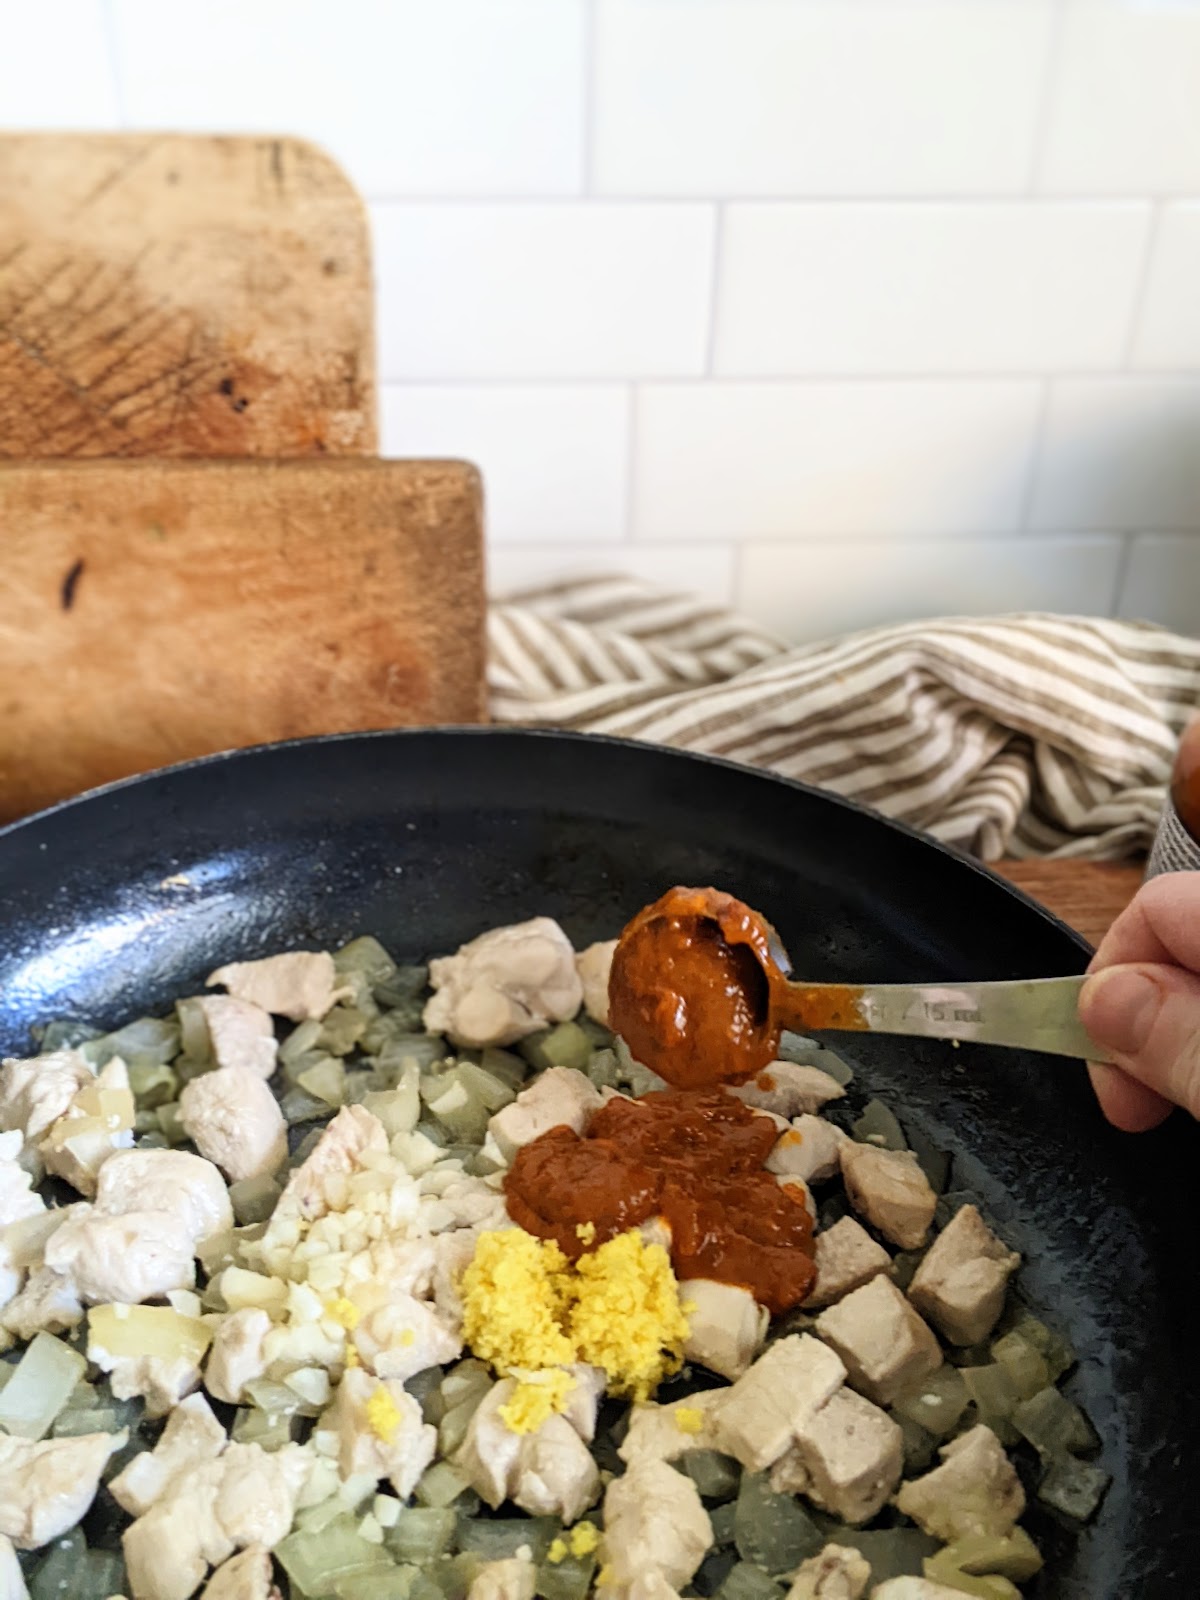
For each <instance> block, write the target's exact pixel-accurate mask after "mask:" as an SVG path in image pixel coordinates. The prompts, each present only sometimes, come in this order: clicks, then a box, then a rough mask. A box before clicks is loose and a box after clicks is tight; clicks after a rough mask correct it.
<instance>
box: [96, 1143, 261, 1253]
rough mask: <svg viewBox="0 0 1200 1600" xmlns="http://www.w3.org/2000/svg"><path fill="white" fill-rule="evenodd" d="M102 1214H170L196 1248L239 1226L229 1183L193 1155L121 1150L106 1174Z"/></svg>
mask: <svg viewBox="0 0 1200 1600" xmlns="http://www.w3.org/2000/svg"><path fill="white" fill-rule="evenodd" d="M96 1210H97V1211H98V1212H100V1213H101V1214H103V1215H104V1216H110V1217H119V1216H123V1215H124V1214H125V1213H126V1212H129V1211H165V1212H167V1213H168V1214H169V1215H171V1216H174V1217H176V1218H178V1220H179V1221H180V1222H181V1223H182V1224H183V1226H184V1227H185V1228H186V1230H187V1232H188V1235H189V1237H190V1238H191V1240H192V1241H193V1243H194V1244H196V1245H201V1244H203V1243H204V1242H205V1240H207V1239H211V1238H212V1237H213V1235H214V1234H218V1233H224V1232H225V1231H226V1230H227V1229H229V1228H232V1227H233V1207H232V1206H231V1205H230V1203H229V1191H228V1189H226V1187H225V1180H224V1178H222V1176H221V1174H220V1172H219V1171H218V1170H217V1168H216V1167H215V1166H214V1165H213V1163H212V1162H211V1161H206V1160H205V1159H204V1158H203V1156H194V1155H192V1154H191V1153H190V1152H189V1151H187V1150H119V1151H118V1152H117V1153H116V1154H115V1155H112V1156H110V1157H109V1158H108V1160H107V1161H106V1162H105V1163H104V1166H103V1167H102V1169H101V1171H100V1178H99V1181H98V1183H97V1185H96Z"/></svg>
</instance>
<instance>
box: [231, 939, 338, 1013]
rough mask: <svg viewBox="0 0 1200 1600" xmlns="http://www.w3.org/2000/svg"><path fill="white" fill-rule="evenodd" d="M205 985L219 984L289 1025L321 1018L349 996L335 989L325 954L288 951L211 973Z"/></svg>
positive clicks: (332, 970) (334, 973)
mask: <svg viewBox="0 0 1200 1600" xmlns="http://www.w3.org/2000/svg"><path fill="white" fill-rule="evenodd" d="M204 981H205V982H206V983H207V985H208V987H209V988H210V989H212V988H214V987H215V986H216V985H217V984H222V985H223V986H224V987H225V988H226V989H227V990H228V991H229V993H230V994H231V995H233V997H234V998H235V999H237V1000H245V1001H247V1002H248V1003H249V1004H250V1005H252V1006H260V1007H261V1008H262V1009H263V1010H264V1011H269V1012H270V1013H271V1015H272V1016H275V1017H288V1018H290V1019H291V1021H292V1022H305V1021H307V1020H308V1018H309V1017H314V1018H320V1017H323V1016H324V1015H325V1013H326V1012H327V1011H331V1010H332V1009H333V1007H334V1006H335V1005H336V1004H337V1002H338V1001H339V1000H345V999H347V998H348V997H349V995H350V994H351V992H352V991H351V990H350V989H348V988H346V987H344V986H339V985H338V974H337V969H336V967H335V966H334V964H333V957H332V956H331V955H330V954H329V952H328V950H291V951H289V952H288V953H287V954H285V955H281V956H266V957H265V958H264V959H263V960H261V961H233V962H230V964H229V965H228V966H225V967H218V968H217V970H216V971H215V972H210V973H209V975H208V977H207V978H206V979H205V980H204Z"/></svg>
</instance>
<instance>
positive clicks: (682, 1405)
mask: <svg viewBox="0 0 1200 1600" xmlns="http://www.w3.org/2000/svg"><path fill="white" fill-rule="evenodd" d="M729 1392H730V1391H729V1390H728V1389H702V1390H701V1391H700V1393H699V1394H690V1395H688V1397H687V1399H686V1400H681V1401H680V1402H679V1403H678V1405H666V1406H660V1405H655V1404H654V1402H653V1401H647V1402H645V1403H644V1404H642V1405H635V1406H634V1407H633V1408H632V1410H631V1411H630V1413H629V1427H628V1429H627V1431H626V1434H625V1437H624V1439H623V1440H622V1441H621V1445H620V1447H619V1449H618V1451H617V1454H618V1455H619V1456H620V1457H621V1460H622V1461H627V1462H628V1463H629V1465H630V1466H636V1465H637V1464H638V1463H639V1462H643V1461H674V1460H675V1458H676V1457H677V1456H681V1455H683V1453H684V1451H685V1450H717V1449H721V1448H723V1446H721V1445H719V1444H718V1442H717V1439H718V1433H719V1430H720V1420H721V1418H720V1412H721V1407H722V1406H723V1405H724V1404H725V1401H726V1399H727V1398H728V1396H729ZM679 1411H683V1412H684V1414H685V1419H686V1420H687V1421H688V1422H690V1423H694V1422H695V1417H694V1416H692V1417H687V1413H688V1412H696V1411H698V1412H699V1413H700V1418H701V1422H700V1428H699V1430H698V1431H697V1430H696V1429H695V1428H691V1427H689V1428H683V1427H681V1426H680V1423H679V1418H678V1416H677V1413H678V1412H679Z"/></svg>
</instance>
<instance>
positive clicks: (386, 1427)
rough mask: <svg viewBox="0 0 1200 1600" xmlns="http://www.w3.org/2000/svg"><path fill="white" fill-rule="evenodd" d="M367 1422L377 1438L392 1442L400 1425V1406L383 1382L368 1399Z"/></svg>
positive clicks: (388, 1442) (387, 1442)
mask: <svg viewBox="0 0 1200 1600" xmlns="http://www.w3.org/2000/svg"><path fill="white" fill-rule="evenodd" d="M366 1409H367V1424H368V1426H369V1427H370V1429H371V1432H372V1433H373V1434H375V1436H376V1438H379V1439H382V1440H383V1442H384V1444H391V1442H392V1440H393V1439H394V1438H395V1436H396V1429H397V1428H398V1427H399V1426H400V1408H399V1406H398V1405H397V1404H396V1402H395V1401H394V1400H393V1399H392V1397H391V1395H390V1394H389V1393H388V1392H387V1390H386V1389H385V1388H384V1386H383V1385H382V1384H380V1385H379V1387H378V1388H377V1389H376V1390H375V1393H374V1394H373V1395H372V1396H371V1398H370V1399H369V1400H368V1401H367V1408H366Z"/></svg>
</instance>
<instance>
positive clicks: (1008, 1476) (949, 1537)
mask: <svg viewBox="0 0 1200 1600" xmlns="http://www.w3.org/2000/svg"><path fill="white" fill-rule="evenodd" d="M938 1454H939V1455H940V1456H941V1458H942V1464H941V1466H940V1467H934V1468H933V1470H932V1471H931V1472H927V1473H926V1474H925V1475H924V1477H922V1478H914V1479H913V1480H912V1482H911V1483H905V1484H902V1485H901V1487H900V1493H899V1494H898V1495H897V1496H896V1505H897V1507H898V1508H899V1509H900V1510H901V1511H902V1512H903V1513H904V1515H905V1516H906V1517H911V1518H912V1519H913V1521H914V1522H915V1523H916V1524H917V1526H918V1527H919V1528H921V1529H922V1530H923V1531H924V1532H925V1533H928V1534H930V1535H931V1536H932V1537H933V1538H935V1539H940V1540H941V1541H942V1542H943V1543H944V1544H949V1543H951V1542H952V1541H953V1540H955V1539H966V1538H969V1537H970V1536H971V1535H972V1534H984V1535H987V1536H988V1537H991V1538H1004V1537H1005V1536H1006V1535H1007V1534H1010V1533H1011V1532H1012V1530H1013V1528H1014V1527H1015V1526H1016V1524H1017V1520H1018V1518H1019V1517H1020V1515H1021V1513H1022V1512H1023V1511H1024V1509H1025V1491H1024V1489H1022V1487H1021V1480H1020V1479H1019V1478H1018V1477H1017V1474H1016V1471H1015V1469H1014V1467H1013V1464H1012V1462H1011V1461H1010V1460H1009V1459H1008V1457H1007V1456H1006V1455H1005V1453H1004V1449H1003V1446H1002V1445H1001V1443H1000V1441H999V1439H997V1437H996V1435H995V1434H994V1433H993V1432H992V1430H991V1429H990V1428H987V1427H984V1425H983V1424H982V1423H980V1424H979V1425H978V1426H977V1427H974V1428H972V1429H971V1430H970V1431H969V1432H968V1433H964V1434H960V1436H959V1437H958V1438H957V1439H951V1441H950V1443H949V1444H945V1445H943V1446H942V1448H941V1449H940V1450H939V1451H938Z"/></svg>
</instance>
